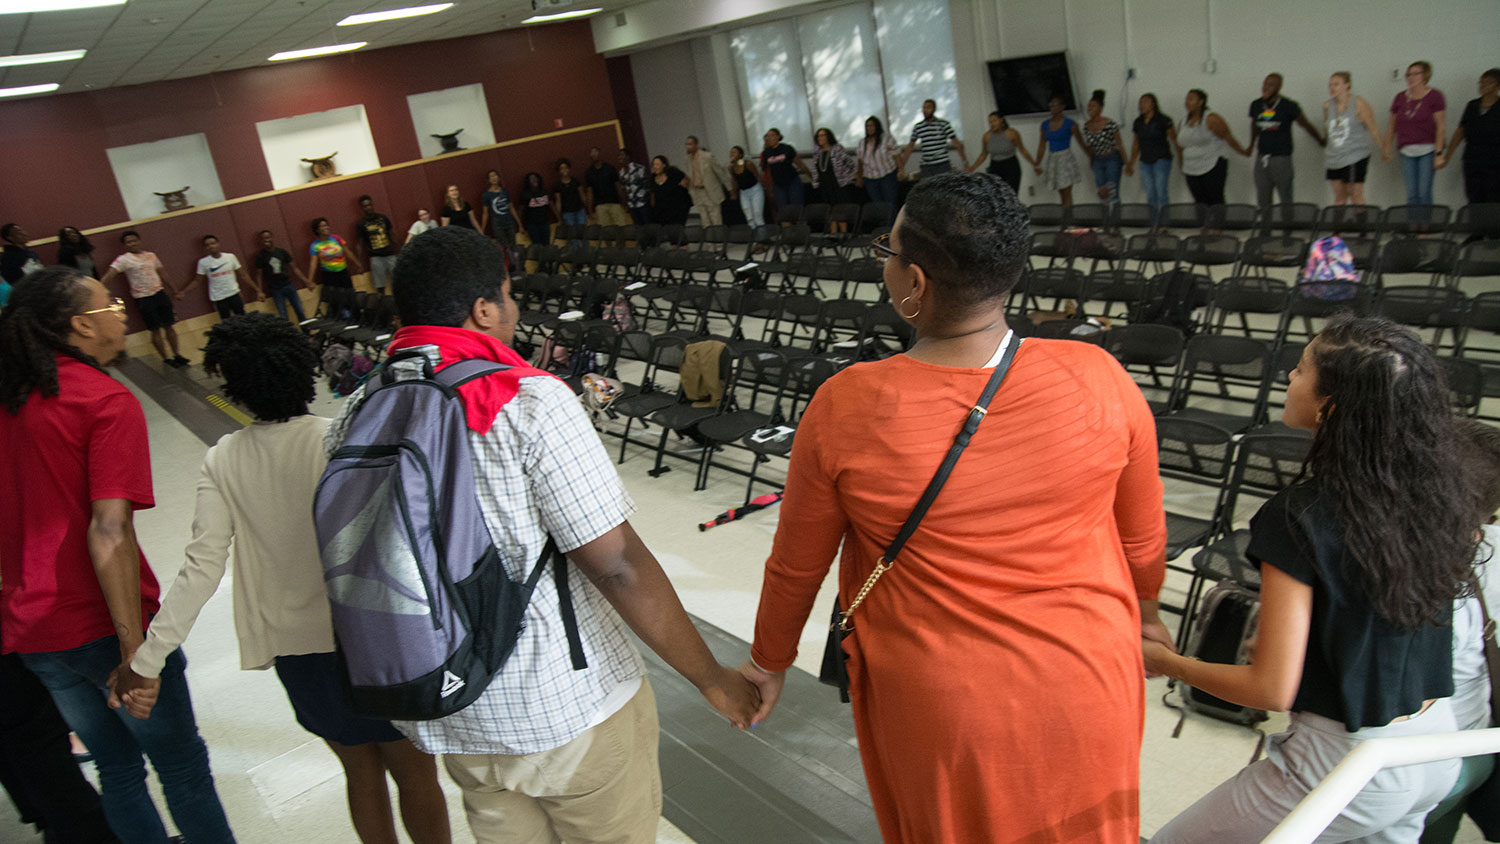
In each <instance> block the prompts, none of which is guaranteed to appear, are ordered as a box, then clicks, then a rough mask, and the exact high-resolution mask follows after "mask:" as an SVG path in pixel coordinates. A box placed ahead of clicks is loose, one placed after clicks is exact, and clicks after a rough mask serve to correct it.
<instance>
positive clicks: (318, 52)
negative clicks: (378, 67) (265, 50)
mask: <svg viewBox="0 0 1500 844" xmlns="http://www.w3.org/2000/svg"><path fill="white" fill-rule="evenodd" d="M368 43H370V42H368V41H355V42H354V43H352V44H330V45H328V46H327V47H309V48H307V49H306V50H284V51H282V52H280V53H277V54H276V55H274V56H271V57H270V58H268V59H266V61H271V62H281V61H286V60H287V59H307V58H311V57H313V56H327V55H332V54H334V53H347V52H349V51H350V50H358V49H359V48H360V47H363V46H365V45H366V44H368Z"/></svg>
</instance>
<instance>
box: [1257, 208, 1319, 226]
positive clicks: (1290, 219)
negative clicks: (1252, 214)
mask: <svg viewBox="0 0 1500 844" xmlns="http://www.w3.org/2000/svg"><path fill="white" fill-rule="evenodd" d="M1321 215H1322V210H1321V209H1320V208H1318V206H1316V205H1314V204H1313V203H1311V202H1290V203H1281V204H1278V205H1272V206H1269V207H1267V208H1266V210H1265V213H1263V214H1261V215H1260V220H1259V228H1260V229H1261V230H1262V231H1271V230H1274V229H1284V230H1289V231H1302V232H1305V231H1312V230H1313V229H1314V228H1316V227H1317V225H1318V219H1319V217H1320V216H1321Z"/></svg>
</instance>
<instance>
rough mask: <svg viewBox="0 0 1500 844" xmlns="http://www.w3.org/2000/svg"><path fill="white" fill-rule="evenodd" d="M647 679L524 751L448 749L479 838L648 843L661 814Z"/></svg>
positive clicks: (481, 843)
mask: <svg viewBox="0 0 1500 844" xmlns="http://www.w3.org/2000/svg"><path fill="white" fill-rule="evenodd" d="M658 731H659V725H658V722H657V719H656V695H655V694H654V693H652V691H651V684H650V682H649V681H647V680H645V679H642V680H641V689H640V691H638V692H636V694H635V696H634V697H632V698H631V699H630V702H629V703H627V704H625V706H624V708H622V709H621V710H620V711H619V712H616V713H615V714H614V715H611V716H610V717H609V719H608V720H606V721H605V722H604V723H602V724H600V725H599V726H597V727H594V728H593V729H591V730H588V731H586V732H585V733H583V735H580V736H579V737H578V738H576V739H573V740H572V741H570V742H568V743H567V744H565V745H563V746H562V747H557V748H553V749H552V750H545V751H542V752H541V753H531V754H527V755H524V756H508V755H504V754H486V755H468V754H448V755H445V756H444V757H443V764H444V766H445V767H447V769H448V776H450V777H452V778H453V781H454V782H455V783H457V784H458V787H459V788H461V789H463V793H464V810H465V811H466V812H467V813H468V816H469V829H470V830H471V831H472V832H473V833H474V840H475V841H476V842H478V844H559V842H563V841H566V842H567V844H653V842H655V841H656V826H657V819H658V818H659V817H660V816H661V768H660V767H659V766H658V764H657V758H656V748H657V737H658Z"/></svg>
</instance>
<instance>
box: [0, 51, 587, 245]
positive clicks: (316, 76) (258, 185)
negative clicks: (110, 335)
mask: <svg viewBox="0 0 1500 844" xmlns="http://www.w3.org/2000/svg"><path fill="white" fill-rule="evenodd" d="M475 82H480V83H483V84H484V87H485V95H486V98H487V100H488V102H489V107H490V116H491V118H492V122H493V124H494V128H495V137H496V138H499V139H501V140H505V139H508V138H520V137H526V136H529V135H536V134H541V133H544V132H551V131H555V130H556V128H557V125H556V121H557V120H561V121H562V125H563V127H564V128H568V127H575V126H581V125H586V124H589V123H598V122H601V121H605V120H613V119H615V104H614V98H613V96H612V94H611V90H610V79H609V74H608V72H607V71H606V67H605V60H604V58H603V57H602V56H599V55H598V54H597V53H595V52H594V40H593V34H592V31H591V30H590V28H589V24H588V23H587V22H572V23H562V24H551V25H547V26H541V27H525V28H522V29H515V30H507V31H504V32H493V33H488V34H485V35H475V36H470V37H467V38H456V39H450V40H447V41H433V42H428V43H424V44H411V45H406V46H400V47H388V48H386V49H383V50H371V51H369V52H356V53H351V54H348V55H344V56H332V57H328V58H323V59H307V60H303V61H297V62H290V63H285V64H280V63H278V64H274V65H265V66H261V67H253V68H247V69H245V70H236V71H230V72H227V73H215V74H209V75H206V76H199V77H193V78H191V79H181V80H172V81H167V82H157V83H152V84H149V85H137V86H132V87H126V88H109V89H106V90H103V91H97V92H89V93H80V94H66V95H63V96H55V97H39V98H36V99H28V100H18V101H11V102H5V103H0V150H3V151H4V154H3V157H0V221H6V222H9V221H15V222H19V223H21V224H22V225H23V226H25V227H26V229H27V231H29V232H31V234H32V236H33V237H46V236H50V235H52V234H54V233H56V231H57V229H58V228H59V227H61V226H64V225H72V226H77V227H79V228H92V227H97V226H102V225H108V224H111V223H116V222H119V221H122V220H124V219H125V214H126V212H125V205H124V202H123V201H122V200H121V198H120V195H119V191H118V189H117V188H116V187H115V180H114V173H113V171H112V170H111V169H110V166H109V159H108V157H107V156H106V154H105V150H106V149H108V148H110V147H118V146H126V145H128V144H139V143H147V142H150V141H159V140H162V139H164V138H172V137H178V136H181V135H189V134H194V133H199V132H201V133H203V134H205V135H207V137H208V143H209V149H210V150H211V152H212V154H213V157H214V164H215V166H216V167H217V169H218V171H219V181H220V183H221V184H222V185H223V187H224V195H225V196H227V197H230V198H234V197H237V196H245V195H248V194H253V193H260V192H262V191H268V190H271V176H270V172H269V171H268V170H267V169H266V163H265V157H264V155H263V154H262V153H261V149H260V139H259V136H258V135H257V134H256V132H255V124H256V123H258V122H260V121H263V120H274V119H277V118H282V117H292V116H294V115H298V114H306V113H309V112H315V111H325V110H327V109H332V108H341V107H344V106H350V105H357V104H363V105H364V107H365V113H366V115H367V117H368V118H369V122H370V131H371V133H372V134H373V135H374V139H375V149H376V152H377V153H378V154H379V156H380V162H381V164H383V165H390V164H398V163H400V162H403V161H410V160H412V159H415V158H418V157H419V156H420V153H419V152H418V147H417V138H416V130H415V128H414V127H413V125H412V120H411V113H410V111H408V109H407V105H406V97H407V95H409V94H417V93H422V92H425V91H435V90H441V89H444V88H452V87H456V86H459V85H470V84H473V83H475ZM587 153H588V148H587V146H585V147H583V148H582V149H581V150H580V149H577V148H575V145H574V144H572V143H571V142H570V141H569V140H568V139H567V138H563V139H560V141H559V143H558V144H557V145H556V151H555V152H553V153H550V154H541V153H540V152H538V153H536V154H535V155H534V159H535V162H536V163H538V164H540V163H541V162H542V161H545V160H550V159H555V158H556V157H558V156H560V155H568V156H571V157H573V158H574V159H575V160H576V159H578V158H584V159H586V158H587ZM528 166H529V165H528ZM511 181H514V182H515V184H516V187H519V184H520V180H519V177H518V178H516V179H514V180H512V179H509V178H507V184H509V183H510V182H511ZM440 189H441V188H440ZM429 201H430V200H429Z"/></svg>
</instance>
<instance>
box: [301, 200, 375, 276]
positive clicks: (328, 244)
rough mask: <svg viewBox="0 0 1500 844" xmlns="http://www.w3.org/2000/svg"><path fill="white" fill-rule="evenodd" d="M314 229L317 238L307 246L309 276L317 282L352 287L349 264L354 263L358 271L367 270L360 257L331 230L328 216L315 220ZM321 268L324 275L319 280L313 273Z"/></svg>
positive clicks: (355, 269)
mask: <svg viewBox="0 0 1500 844" xmlns="http://www.w3.org/2000/svg"><path fill="white" fill-rule="evenodd" d="M312 230H313V234H315V235H317V239H316V240H314V241H313V242H312V245H311V246H309V247H308V248H307V253H308V255H309V258H308V262H307V278H308V279H309V280H310V281H313V282H314V283H315V284H326V285H328V286H329V287H351V288H352V287H353V286H354V281H353V280H352V279H351V278H350V277H349V264H351V263H352V264H353V265H354V271H355V272H356V273H362V272H364V271H365V268H364V267H362V266H360V263H359V258H356V257H355V256H354V254H353V253H352V252H350V251H349V250H347V249H345V248H344V239H343V238H342V237H339V236H338V235H336V234H334V233H333V232H332V231H331V230H330V228H329V226H328V218H327V217H319V218H318V219H316V220H313V223H312ZM320 270H321V271H322V273H323V277H322V279H321V280H318V277H317V276H315V275H313V273H316V272H318V271H320Z"/></svg>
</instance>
